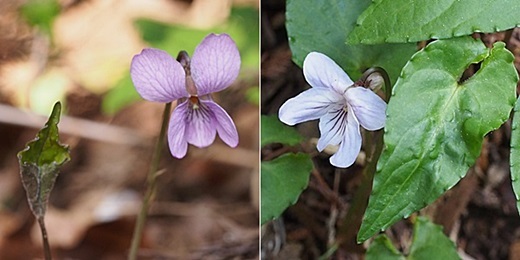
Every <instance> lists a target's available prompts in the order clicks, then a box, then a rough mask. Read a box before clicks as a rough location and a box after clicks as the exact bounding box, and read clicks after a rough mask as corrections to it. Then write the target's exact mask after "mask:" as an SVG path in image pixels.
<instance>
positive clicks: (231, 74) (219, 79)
mask: <svg viewBox="0 0 520 260" xmlns="http://www.w3.org/2000/svg"><path fill="white" fill-rule="evenodd" d="M239 71H240V54H239V52H238V49H237V46H236V44H235V42H234V41H233V40H232V39H231V37H229V35H227V34H220V35H217V34H210V35H208V36H206V38H204V40H202V42H201V43H200V44H199V45H198V46H197V48H196V49H195V52H194V53H193V58H192V59H191V75H192V76H193V81H194V82H195V85H196V86H197V92H198V93H197V94H198V95H199V96H202V95H206V94H209V93H212V92H217V91H220V90H223V89H225V88H227V87H228V86H229V85H231V83H233V81H234V80H235V79H236V78H237V76H238V72H239Z"/></svg>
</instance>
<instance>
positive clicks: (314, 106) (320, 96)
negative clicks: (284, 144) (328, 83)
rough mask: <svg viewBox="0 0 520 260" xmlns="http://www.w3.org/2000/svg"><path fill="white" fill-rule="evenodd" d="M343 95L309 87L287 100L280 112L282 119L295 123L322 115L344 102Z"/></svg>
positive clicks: (288, 122)
mask: <svg viewBox="0 0 520 260" xmlns="http://www.w3.org/2000/svg"><path fill="white" fill-rule="evenodd" d="M344 103H345V99H344V98H343V96H341V95H339V94H337V93H336V92H334V91H330V90H328V89H322V88H312V89H308V90H306V91H304V92H302V93H300V94H299V95H298V96H296V97H293V98H291V99H289V100H287V101H286V102H285V103H284V104H283V105H282V107H280V110H279V112H278V117H279V118H280V121H282V122H284V123H286V124H288V125H295V124H298V123H301V122H305V121H309V120H314V119H318V118H320V117H322V116H323V115H325V113H327V111H328V110H330V109H331V107H335V106H338V104H344Z"/></svg>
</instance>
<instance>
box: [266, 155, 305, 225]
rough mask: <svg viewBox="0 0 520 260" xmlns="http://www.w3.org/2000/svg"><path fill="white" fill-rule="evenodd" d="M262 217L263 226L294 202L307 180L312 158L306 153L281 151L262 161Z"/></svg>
mask: <svg viewBox="0 0 520 260" xmlns="http://www.w3.org/2000/svg"><path fill="white" fill-rule="evenodd" d="M260 168H261V174H262V175H261V178H262V179H261V185H260V189H261V194H262V200H261V216H260V221H261V223H262V225H263V224H264V223H265V222H267V221H269V220H272V219H274V218H277V217H279V216H280V215H281V214H282V213H283V211H284V210H285V209H286V208H287V207H289V206H291V205H293V204H294V203H296V201H298V197H299V196H300V193H301V192H302V191H303V190H304V189H305V188H306V187H307V184H308V183H309V175H310V172H311V171H312V161H311V158H310V156H309V155H308V154H303V153H297V154H284V155H282V156H280V157H278V158H276V159H274V160H272V161H268V162H262V163H261V166H260Z"/></svg>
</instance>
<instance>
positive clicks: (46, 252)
mask: <svg viewBox="0 0 520 260" xmlns="http://www.w3.org/2000/svg"><path fill="white" fill-rule="evenodd" d="M38 224H39V225H40V230H41V232H42V240H43V253H44V255H45V260H51V259H52V256H51V247H50V245H49V238H48V237H47V229H46V228H45V221H44V220H43V217H38Z"/></svg>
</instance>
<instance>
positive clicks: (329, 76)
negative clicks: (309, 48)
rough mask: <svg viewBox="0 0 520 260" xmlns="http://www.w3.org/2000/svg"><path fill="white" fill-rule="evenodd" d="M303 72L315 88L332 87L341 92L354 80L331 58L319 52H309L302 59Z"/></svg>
mask: <svg viewBox="0 0 520 260" xmlns="http://www.w3.org/2000/svg"><path fill="white" fill-rule="evenodd" d="M303 74H304V76H305V79H306V80H307V82H308V83H309V84H310V85H311V86H313V87H315V88H332V89H334V90H335V91H336V92H338V93H340V94H343V93H344V92H345V91H346V90H347V88H348V87H350V86H351V85H352V84H354V82H352V80H351V79H350V77H349V76H348V75H347V74H346V73H345V71H343V69H341V67H340V66H338V64H336V63H335V62H334V61H333V60H332V59H330V58H329V57H327V56H326V55H324V54H322V53H319V52H311V53H309V54H308V55H307V57H305V60H304V61H303Z"/></svg>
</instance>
